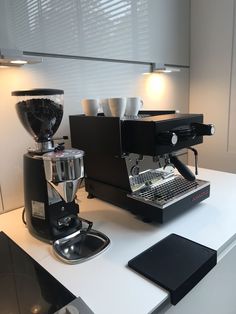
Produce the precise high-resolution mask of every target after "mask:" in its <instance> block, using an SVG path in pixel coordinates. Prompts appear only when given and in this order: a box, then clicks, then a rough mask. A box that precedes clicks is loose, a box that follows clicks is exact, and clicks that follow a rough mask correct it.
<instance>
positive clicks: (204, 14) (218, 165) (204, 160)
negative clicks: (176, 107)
mask: <svg viewBox="0 0 236 314" xmlns="http://www.w3.org/2000/svg"><path fill="white" fill-rule="evenodd" d="M235 31H236V26H235V1H234V0H225V1H221V0H192V1H191V55H190V66H191V71H190V112H195V113H203V114H204V118H205V122H206V123H214V124H215V126H216V134H215V135H214V136H213V137H210V138H205V139H204V143H203V144H201V145H199V147H198V150H199V164H200V166H202V167H205V168H212V169H218V170H223V171H229V172H234V173H236V145H235V130H236V129H235V125H236V116H235V114H236V94H235V90H236V89H235V87H236V72H235V62H236V61H235V60H236V47H235V42H236V41H235V34H236V32H235Z"/></svg>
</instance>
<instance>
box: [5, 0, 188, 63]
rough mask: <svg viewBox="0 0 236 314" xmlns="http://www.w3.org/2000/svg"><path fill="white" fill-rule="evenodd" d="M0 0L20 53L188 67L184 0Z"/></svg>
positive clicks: (186, 21)
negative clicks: (125, 60) (111, 59)
mask: <svg viewBox="0 0 236 314" xmlns="http://www.w3.org/2000/svg"><path fill="white" fill-rule="evenodd" d="M4 2H5V13H6V15H7V17H8V18H7V21H10V22H8V23H10V24H11V26H10V27H8V29H10V30H11V34H10V35H11V36H9V40H10V39H11V42H15V46H16V47H18V48H20V49H22V50H25V51H39V52H51V53H61V54H76V55H86V56H93V57H105V58H116V59H128V60H143V61H151V62H152V61H153V62H164V63H172V64H184V65H186V64H188V59H189V57H188V55H189V52H188V48H189V0H139V1H137V0H127V1H120V0H114V1H108V0H106V1H94V0H86V1H85V0H76V1H63V0H58V1H42V3H41V2H40V1H20V3H18V4H17V3H16V2H15V1H14V0H10V1H7V0H4ZM5 31H6V32H4V34H6V33H7V29H5ZM58 35H59V36H58ZM11 42H10V44H11Z"/></svg>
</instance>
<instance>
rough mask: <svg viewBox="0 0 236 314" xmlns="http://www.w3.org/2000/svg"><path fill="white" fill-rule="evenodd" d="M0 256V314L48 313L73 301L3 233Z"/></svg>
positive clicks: (60, 286) (72, 296) (1, 233)
mask: <svg viewBox="0 0 236 314" xmlns="http://www.w3.org/2000/svg"><path fill="white" fill-rule="evenodd" d="M0 256H1V258H0V296H1V299H0V313H14V314H24V313H38V314H52V313H54V312H56V311H57V310H59V309H61V308H62V307H63V306H65V305H67V304H68V303H70V302H71V301H72V300H74V299H75V296H74V295H73V294H72V293H71V292H70V291H69V290H67V289H66V288H65V287H64V286H63V285H62V284H61V283H60V282H59V281H57V280H56V279H55V278H54V277H53V276H52V275H51V274H50V273H48V272H47V271H46V270H45V269H44V268H43V267H42V266H40V265H39V264H38V263H37V262H36V261H35V260H34V259H33V258H31V257H30V256H29V255H28V254H27V253H25V252H24V251H23V250H22V249H21V248H20V247H19V246H18V245H16V244H15V243H14V242H13V241H12V240H11V239H10V238H9V237H8V236H7V235H6V234H5V233H3V232H0Z"/></svg>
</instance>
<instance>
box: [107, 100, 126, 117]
mask: <svg viewBox="0 0 236 314" xmlns="http://www.w3.org/2000/svg"><path fill="white" fill-rule="evenodd" d="M108 103H109V108H110V111H111V115H112V117H120V118H122V117H123V116H124V114H125V109H126V98H125V97H117V98H109V99H108Z"/></svg>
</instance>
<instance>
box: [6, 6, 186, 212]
mask: <svg viewBox="0 0 236 314" xmlns="http://www.w3.org/2000/svg"><path fill="white" fill-rule="evenodd" d="M176 2H178V4H179V7H178V10H176V14H175V13H174V12H175V11H172V10H170V9H171V7H172V6H173V8H176ZM55 3H56V6H55ZM98 4H100V7H96V5H98ZM121 4H122V8H120V7H119V5H121ZM94 5H95V7H94ZM181 8H182V9H181ZM154 10H155V11H154ZM188 10H189V1H188V0H157V1H156V0H140V1H136V0H127V1H118V0H113V1H104V0H101V1H95V2H94V1H92V0H89V1H84V0H73V1H72V0H70V1H61V0H58V1H46V0H45V1H44V0H41V1H39V0H37V1H26V0H19V1H17V2H16V1H13V0H9V1H7V0H0V26H1V27H0V47H3V46H2V45H4V47H3V48H6V47H10V48H16V47H17V48H19V49H22V50H27V51H43V52H54V53H64V54H65V53H67V54H77V55H78V54H80V55H90V56H100V57H110V58H124V59H133V60H142V61H147V60H148V61H154V62H166V63H177V64H178V62H179V64H183V65H187V64H188V49H187V47H188V31H187V30H186V29H188V23H189V16H188ZM81 12H82V13H83V14H82V13H81ZM154 12H155V13H156V14H154ZM168 12H169V13H168ZM163 14H164V15H165V16H166V17H167V14H170V17H171V19H172V24H171V25H172V27H170V28H168V32H167V33H166V34H165V25H166V22H165V23H164V19H163V17H162V19H161V20H162V21H163V25H160V19H158V18H157V17H158V15H159V16H162V15H163ZM2 18H3V19H2ZM6 21H7V22H6ZM161 26H163V28H162V32H160V31H158V32H156V29H160V27H161ZM177 27H178V28H179V30H180V34H179V33H178V28H177ZM161 33H162V35H163V36H164V38H166V39H165V40H164V39H162V42H161V45H160V44H159V42H160V40H161V39H160V36H161ZM178 35H180V38H181V40H180V41H176V40H175V41H174V40H172V39H173V38H176V36H178ZM165 43H166V44H165ZM166 49H167V50H166ZM165 51H168V53H165ZM175 51H176V54H175ZM181 51H182V52H181ZM183 51H184V52H183ZM165 55H166V60H160V59H159V58H165ZM175 56H177V58H176V59H175ZM149 58H150V59H149ZM148 70H149V67H148V66H145V65H132V64H131V65H127V64H119V63H104V62H92V61H78V60H65V59H53V58H44V60H43V63H42V64H37V65H28V66H24V67H22V68H18V69H13V68H11V69H0V81H1V84H0V95H1V97H0V125H1V126H0V128H1V132H0V137H1V138H0V140H1V145H2V146H1V147H2V148H1V152H2V151H3V157H2V158H1V161H0V184H1V190H2V196H3V202H4V210H9V209H14V208H17V207H19V206H22V205H23V186H22V155H23V154H24V153H25V152H26V151H27V148H28V147H29V146H32V145H33V140H32V139H31V137H30V136H29V135H28V134H27V133H26V131H25V130H24V128H23V127H22V126H21V124H20V122H19V120H18V117H17V115H16V112H15V108H14V104H15V99H14V97H12V96H11V91H13V90H18V89H30V88H43V87H46V88H59V89H63V90H64V91H65V104H64V118H63V121H62V124H61V126H60V128H59V130H58V132H57V134H56V135H58V136H60V135H69V120H68V116H69V115H71V114H78V113H81V112H82V109H81V106H80V100H81V99H82V98H84V97H112V96H135V95H140V96H141V97H142V98H143V100H144V108H147V109H173V108H177V109H178V110H180V111H182V112H186V111H188V87H189V71H188V69H187V70H186V69H185V70H183V71H181V72H180V73H176V74H172V75H164V74H156V75H153V76H151V77H150V76H147V75H142V73H143V72H147V71H148Z"/></svg>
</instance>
